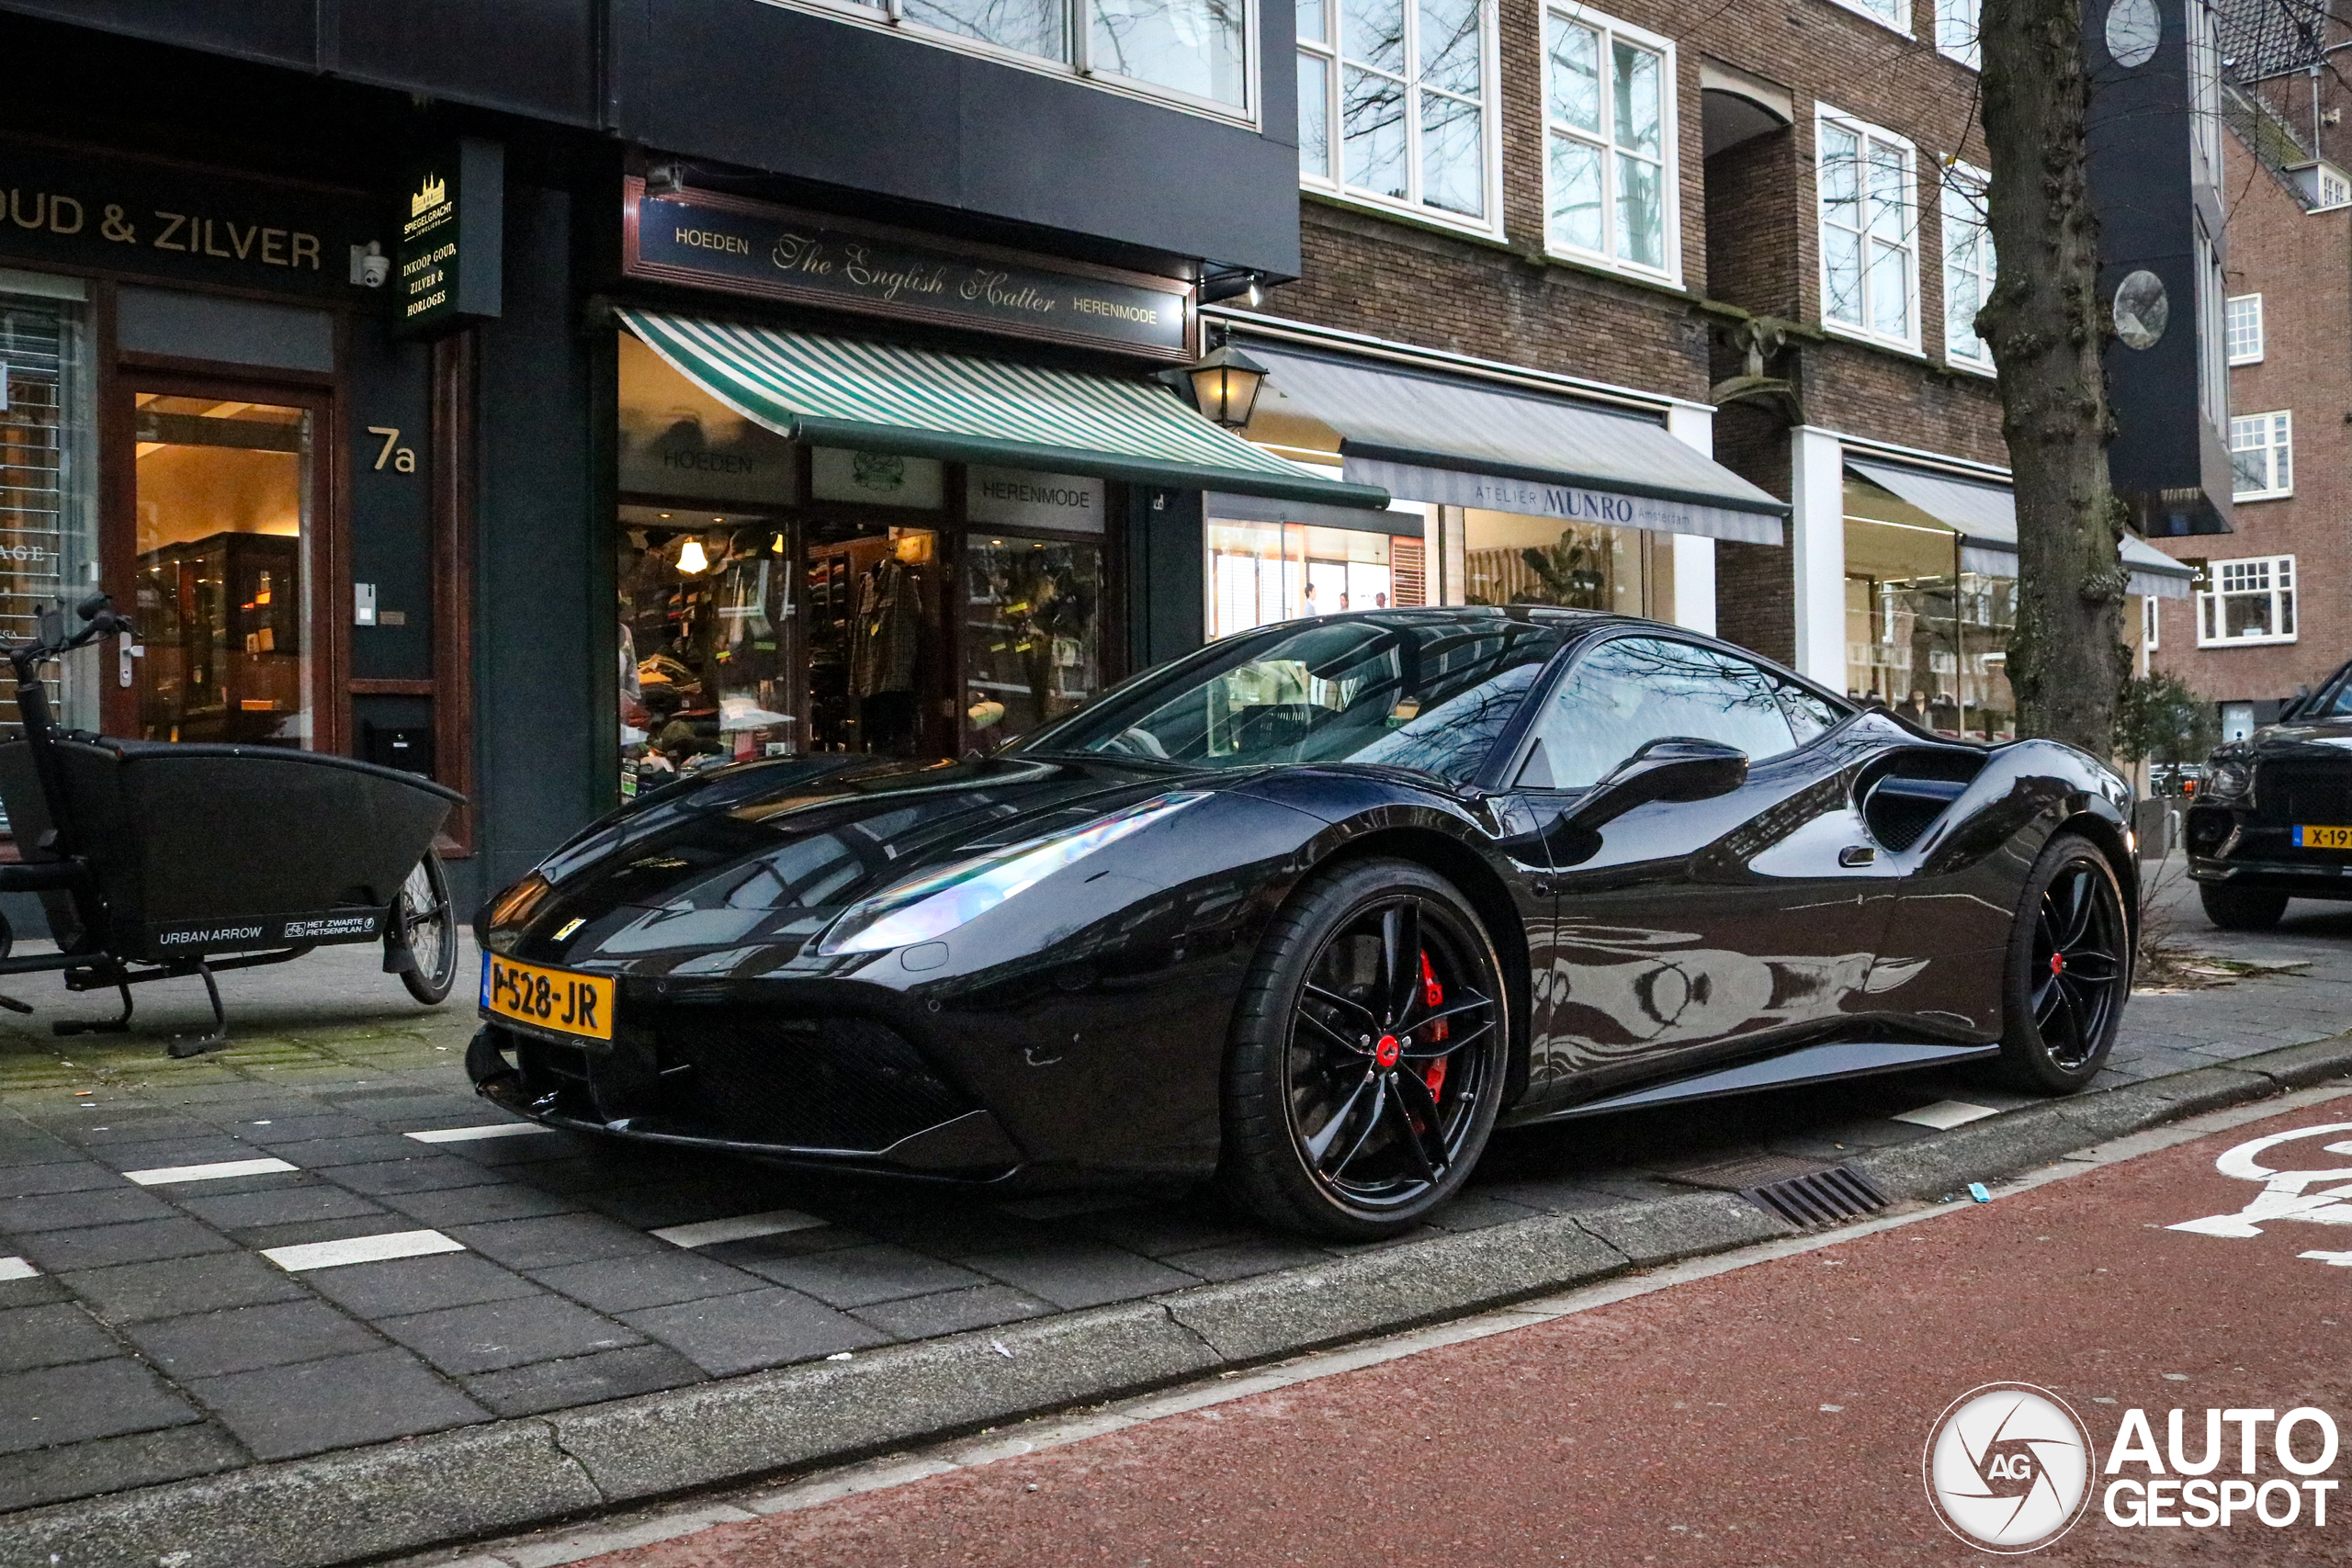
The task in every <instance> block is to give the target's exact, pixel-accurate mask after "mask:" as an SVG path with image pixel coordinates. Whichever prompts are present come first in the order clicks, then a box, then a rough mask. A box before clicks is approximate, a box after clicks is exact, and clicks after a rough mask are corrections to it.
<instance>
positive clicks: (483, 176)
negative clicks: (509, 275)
mask: <svg viewBox="0 0 2352 1568" xmlns="http://www.w3.org/2000/svg"><path fill="white" fill-rule="evenodd" d="M400 216H401V238H400V249H399V250H398V251H397V252H396V253H395V254H394V255H393V258H392V260H393V266H392V297H393V299H394V302H395V303H396V304H397V306H398V307H399V310H398V314H397V317H396V319H395V321H394V323H393V330H394V331H395V332H396V333H398V334H399V335H400V336H401V337H408V338H432V337H439V336H441V335H442V334H444V333H452V332H455V331H457V330H458V328H459V327H463V326H468V325H470V324H471V323H473V322H475V321H489V320H492V319H493V318H495V317H496V316H497V315H498V313H499V310H500V308H501V303H502V302H501V299H500V294H501V291H502V289H503V287H504V277H503V272H504V263H503V257H504V255H505V251H506V237H505V230H506V151H505V149H504V148H503V147H501V146H500V145H499V144H498V143H497V142H495V141H482V140H481V139H480V138H478V137H471V136H469V137H466V138H463V139H462V140H460V141H454V142H452V143H450V144H449V145H448V146H447V147H444V148H441V149H438V150H437V151H435V152H434V153H432V154H431V155H429V156H427V157H424V158H421V159H419V160H417V162H416V163H415V164H413V165H412V166H411V169H410V174H409V180H408V186H407V188H406V190H405V192H404V193H403V194H402V196H401V215H400Z"/></svg>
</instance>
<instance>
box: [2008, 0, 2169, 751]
mask: <svg viewBox="0 0 2352 1568" xmlns="http://www.w3.org/2000/svg"><path fill="white" fill-rule="evenodd" d="M2082 6H2083V0H1984V13H1983V18H1982V21H1981V23H1980V35H1981V39H1982V48H1983V51H1984V73H1983V93H1984V118H1985V144H1986V147H1987V148H1988V149H1989V151H1990V152H1991V153H1992V162H1993V170H1992V190H1991V193H1990V203H1989V205H1990V216H1991V221H1992V232H1993V245H1994V250H1995V253H1996V255H1997V256H1998V257H1999V260H2000V279H1999V281H1998V283H1997V284H1996V285H1995V287H1994V289H1993V293H1992V297H1991V298H1990V299H1988V300H1987V301H1986V303H1985V309H1984V310H1982V311H1980V312H1979V313H1978V315H1977V318H1976V330H1977V332H1978V333H1979V334H1980V335H1981V336H1983V337H1984V339H1985V342H1986V343H1988V344H1991V345H1992V349H1993V363H1994V366H1995V367H1996V369H1997V370H1998V371H1999V374H2000V386H2001V431H2002V434H2004V435H2005V436H2007V439H2008V445H2009V464H2010V468H2011V470H2012V472H2013V473H2014V475H2015V484H2016V494H2017V512H2018V606H2017V630H2016V632H2015V634H2014V635H2013V636H2012V637H2010V639H2009V659H2008V677H2009V685H2010V688H2011V690H2012V691H2014V692H2015V693H2016V694H2017V702H2018V734H2020V735H2039V736H2048V737H2050V738H2052V739H2058V740H2064V741H2069V742H2071V743H2073V744H2074V745H2076V746H2079V747H2081V748H2082V749H2083V750H2086V751H2088V752H2090V753H2091V754H2092V755H2093V756H2095V757H2098V758H2100V759H2101V760H2105V759H2106V758H2107V756H2108V755H2109V750H2110V742H2111V740H2112V737H2113V732H2114V725H2115V702H2116V694H2117V691H2118V689H2119V687H2120V685H2121V683H2122V681H2123V678H2124V676H2125V675H2126V674H2128V673H2129V672H2130V669H2131V662H2130V655H2129V653H2128V651H2127V650H2126V649H2124V646H2123V639H2122V626H2123V585H2124V582H2125V574H2124V571H2123V568H2122V565H2121V562H2120V559H2119V558H2118V555H2117V549H2116V542H2117V540H2118V539H2119V538H2120V536H2121V535H2122V530H2123V522H2122V519H2123V511H2122V508H2121V507H2120V506H2119V505H2117V503H2116V501H2115V497H2114V492H2113V491H2111V490H2110V489H2109V484H2108V473H2107V442H2108V437H2109V434H2112V431H2113V423H2112V421H2111V420H2110V419H2109V413H2108V406H2107V386H2106V382H2105V380H2104V378H2103V377H2102V375H2101V372H2100V368H2099V355H2100V351H2101V350H2102V349H2103V348H2104V347H2105V345H2106V342H2107V336H2108V333H2109V331H2110V330H2111V324H2110V322H2109V319H2108V312H2107V310H2105V308H2104V301H2102V300H2101V299H2099V297H2098V224H2097V221H2096V219H2095V217H2094V215H2093V213H2092V211H2091V209H2090V202H2089V195H2088V191H2087V188H2086V172H2085V160H2086V150H2085V145H2084V140H2083V117H2084V110H2085V107H2086V101H2087V98H2088V84H2087V81H2086V76H2085V73H2084V69H2083V47H2082V25H2083V10H2082Z"/></svg>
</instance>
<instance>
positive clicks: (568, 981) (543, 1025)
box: [481, 953, 613, 1040]
mask: <svg viewBox="0 0 2352 1568" xmlns="http://www.w3.org/2000/svg"><path fill="white" fill-rule="evenodd" d="M481 1010H482V1011H484V1012H486V1013H489V1014H490V1015H491V1016H492V1017H493V1018H511V1019H513V1020H514V1021H515V1022H517V1023H526V1024H529V1025H530V1026H531V1027H532V1028H534V1029H551V1030H553V1031H555V1032H557V1033H558V1034H579V1035H584V1036H585V1037H587V1038H588V1039H591V1040H610V1039H611V1038H612V1037H613V983H612V981H610V980H608V979H606V978H605V977H604V976H601V975H574V974H572V973H571V971H570V970H567V969H542V968H540V967H539V966H538V965H537V964H517V963H515V961H514V960H513V959H511V958H501V957H500V956H499V955H498V954H497V953H483V954H482V964H481Z"/></svg>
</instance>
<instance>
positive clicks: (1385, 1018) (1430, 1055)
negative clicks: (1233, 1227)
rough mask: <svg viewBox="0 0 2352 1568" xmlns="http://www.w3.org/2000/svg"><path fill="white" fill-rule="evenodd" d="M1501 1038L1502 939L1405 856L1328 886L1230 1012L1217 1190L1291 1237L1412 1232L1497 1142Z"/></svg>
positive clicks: (1276, 937) (1277, 937) (1302, 905)
mask: <svg viewBox="0 0 2352 1568" xmlns="http://www.w3.org/2000/svg"><path fill="white" fill-rule="evenodd" d="M1408 952H1410V953H1413V954H1414V957H1412V958H1407V959H1405V960H1403V963H1402V964H1399V962H1398V961H1397V957H1396V956H1395V955H1397V954H1399V953H1408ZM1417 960H1418V961H1417ZM1400 970H1401V973H1400ZM1432 998H1434V999H1432ZM1508 1027H1509V1026H1508V1022H1507V1015H1506V1013H1505V1010H1504V994H1503V987H1502V965H1501V964H1500V962H1499V961H1498V959H1497V958H1496V956H1495V951H1494V944H1493V943H1492V942H1490V941H1489V940H1488V939H1487V932H1486V930H1485V928H1484V927H1483V926H1482V925H1481V924H1480V922H1479V919H1478V916H1477V913H1476V911H1475V910H1474V909H1472V908H1471V907H1470V905H1469V903H1468V902H1467V901H1466V900H1465V899H1464V897H1462V895H1461V894H1460V893H1458V892H1456V891H1455V890H1454V889H1453V886H1451V885H1450V884H1448V883H1447V882H1446V881H1445V880H1444V879H1443V878H1442V877H1440V876H1438V875H1437V874H1435V873H1433V872H1431V871H1430V870H1429V869H1428V868H1427V867H1425V866H1421V865H1419V864H1416V863H1412V862H1410V861H1398V860H1373V861H1363V862H1359V863H1355V864H1353V865H1349V866H1345V867H1343V868H1340V870H1338V871H1335V872H1333V873H1330V874H1327V875H1324V876H1320V877H1317V879H1315V880H1314V881H1312V882H1310V883H1308V884H1307V885H1306V886H1305V887H1303V888H1301V889H1300V890H1299V891H1298V893H1297V894H1295V896H1294V897H1292V899H1291V901H1290V902H1289V904H1287V905H1286V906H1284V907H1283V910H1282V912H1281V914H1279V915H1278V916H1276V917H1275V919H1274V920H1273V922H1272V925H1271V926H1270V927H1269V929H1268V930H1267V932H1266V935H1265V937H1264V939H1263V940H1262V941H1261V942H1260V943H1259V947H1258V953H1257V957H1256V960H1255V962H1254V963H1253V964H1251V967H1250V976H1249V979H1248V980H1247V982H1246V983H1245V984H1244V986H1243V988H1242V994H1241V1001H1240V1004H1239V1006H1238V1007H1237V1008H1236V1009H1235V1011H1234V1026H1233V1037H1232V1042H1231V1043H1230V1045H1229V1047H1228V1049H1227V1055H1226V1068H1225V1084H1224V1111H1225V1154H1224V1159H1223V1161H1222V1163H1221V1165H1220V1168H1219V1171H1218V1176H1219V1179H1220V1181H1221V1183H1222V1184H1223V1186H1224V1187H1225V1189H1226V1190H1227V1192H1228V1193H1229V1194H1231V1195H1232V1196H1233V1197H1234V1199H1235V1200H1236V1201H1238V1202H1239V1203H1241V1204H1242V1205H1243V1206H1245V1207H1247V1208H1248V1209H1250V1211H1252V1212H1253V1213H1256V1214H1258V1215H1259V1216H1260V1217H1261V1218H1262V1219H1264V1220H1265V1221H1267V1222H1268V1223H1269V1224H1273V1225H1276V1226H1278V1227H1281V1228H1283V1229H1286V1230H1292V1231H1299V1232H1305V1233H1307V1234H1310V1235H1323V1236H1335V1237H1341V1238H1345V1239H1349V1240H1357V1241H1362V1240H1370V1239H1377V1238H1379V1237H1383V1236H1387V1235H1396V1234H1397V1233H1398V1232H1401V1231H1405V1230H1408V1229H1410V1228H1411V1227H1412V1226H1413V1225H1415V1224H1419V1222H1420V1221H1421V1220H1422V1219H1423V1218H1424V1217H1425V1216H1427V1215H1428V1214H1429V1213H1430V1211H1432V1210H1434V1209H1436V1208H1438V1207H1439V1206H1440V1205H1442V1204H1443V1203H1444V1202H1445V1201H1447V1200H1448V1199H1449V1198H1451V1197H1453V1194H1454V1192H1455V1191H1456V1190H1459V1189H1460V1187H1461V1185H1462V1183H1463V1182H1464V1180H1465V1179H1467V1178H1468V1176H1469V1174H1470V1168H1471V1167H1472V1166H1474V1165H1476V1163H1477V1159H1478V1156H1479V1155H1480V1154H1481V1153H1483V1152H1484V1151H1485V1149H1486V1146H1487V1137H1488V1135H1489V1134H1491V1133H1492V1132H1493V1131H1494V1125H1495V1117H1496V1114H1497V1112H1498V1111H1499V1110H1500V1109H1501V1097H1502V1088H1503V1080H1504V1076H1505V1075H1504V1069H1505V1067H1506V1066H1507V1065H1508V1058H1507V1056H1506V1052H1507V1051H1508V1049H1509V1045H1510V1041H1509V1035H1508Z"/></svg>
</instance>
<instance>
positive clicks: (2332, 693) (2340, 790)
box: [2183, 664, 2352, 899]
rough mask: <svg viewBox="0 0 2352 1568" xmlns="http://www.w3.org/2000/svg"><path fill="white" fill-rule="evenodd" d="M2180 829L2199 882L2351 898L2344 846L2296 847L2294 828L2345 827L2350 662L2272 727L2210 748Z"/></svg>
mask: <svg viewBox="0 0 2352 1568" xmlns="http://www.w3.org/2000/svg"><path fill="white" fill-rule="evenodd" d="M2183 826H2184V829H2185V832H2184V834H2183V837H2184V838H2185V839H2186V840H2187V841H2188V874H2189V875H2190V876H2191V877H2193V878H2195V879H2196V880H2197V881H2199V882H2203V883H2214V884H2223V885H2226V886H2232V887H2243V888H2246V889H2248V890H2252V891H2259V892H2265V893H2284V894H2287V895H2289V896H2290V897H2296V898H2335V899H2352V848H2333V847H2320V846H2316V845H2311V844H2301V843H2298V842H2297V841H2296V839H2297V836H2298V835H2297V829H2302V828H2347V829H2352V664H2347V665H2346V666H2345V667H2344V668H2343V669H2341V670H2338V671H2336V672H2335V674H2334V675H2332V676H2330V677H2329V678H2328V679H2327V681H2326V682H2324V683H2323V684H2322V685H2321V686H2320V688H2319V690H2318V691H2317V692H2315V693H2313V694H2311V695H2309V696H2306V697H2303V698H2301V699H2300V700H2299V701H2298V702H2297V704H2296V705H2295V706H2293V707H2292V708H2290V710H2288V712H2287V713H2286V715H2285V716H2282V717H2281V718H2280V720H2279V721H2278V723H2276V724H2273V725H2268V726H2267V727H2265V728H2261V729H2257V730H2256V731H2255V732H2254V734H2253V735H2252V736H2250V737H2248V738H2247V739H2244V740H2239V741H2233V742H2231V743H2229V744H2227V745H2224V746H2222V747H2219V748H2217V749H2216V750H2214V752H2213V754H2212V756H2211V758H2210V759H2209V760H2208V761H2207V762H2206V765H2205V773H2204V778H2203V780H2202V782H2201V785H2200V787H2199V792H2198V795H2197V799H2196V803H2195V804H2194V805H2192V806H2190V807H2189V808H2188V812H2187V813H2186V820H2185V822H2184V824H2183Z"/></svg>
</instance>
